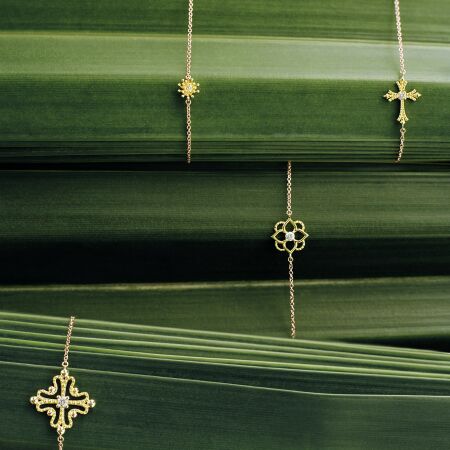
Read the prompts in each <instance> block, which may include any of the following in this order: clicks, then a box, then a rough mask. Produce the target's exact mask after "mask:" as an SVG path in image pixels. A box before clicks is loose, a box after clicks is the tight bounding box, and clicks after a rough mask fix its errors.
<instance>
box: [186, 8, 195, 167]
mask: <svg viewBox="0 0 450 450" xmlns="http://www.w3.org/2000/svg"><path fill="white" fill-rule="evenodd" d="M193 14H194V0H189V7H188V36H187V45H186V80H190V79H191V66H192V21H193ZM186 141H187V150H186V152H187V153H186V157H187V162H188V164H190V162H191V153H192V121H191V97H189V96H187V97H186Z"/></svg>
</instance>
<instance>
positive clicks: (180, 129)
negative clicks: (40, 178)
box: [0, 0, 450, 163]
mask: <svg viewBox="0 0 450 450" xmlns="http://www.w3.org/2000/svg"><path fill="white" fill-rule="evenodd" d="M318 3H319V4H318ZM195 8H196V9H195V11H196V12H195V18H194V20H195V25H194V30H195V35H194V48H193V75H194V77H195V78H196V79H197V80H198V81H200V82H201V85H202V92H201V93H200V94H199V96H198V98H196V99H195V100H194V104H193V139H194V148H195V150H194V151H195V159H196V160H198V161H219V160H220V161H243V160H250V161H284V160H286V159H287V158H291V159H293V160H298V161H303V162H322V161H332V162H391V161H392V160H393V159H394V158H395V155H396V150H397V147H398V135H399V126H398V123H397V122H396V120H395V119H396V117H397V115H398V107H399V106H398V104H396V103H398V102H395V103H394V104H390V103H388V102H387V101H386V100H385V99H384V98H383V95H384V94H385V93H386V92H387V90H388V89H393V88H394V86H395V81H396V80H397V79H398V76H399V75H398V67H399V63H398V51H397V43H396V30H395V20H394V14H393V5H392V4H391V2H390V1H388V0H375V1H371V2H365V3H364V5H361V4H360V3H355V2H354V1H350V0H343V1H339V2H336V1H335V0H324V1H321V2H315V1H313V0H302V1H298V0H281V1H277V3H276V5H270V6H268V5H267V3H266V2H262V1H260V0H250V1H246V2H237V1H235V0H233V1H227V2H226V3H224V2H223V1H221V0H198V1H196V7H195ZM403 10H404V11H403V24H404V26H403V29H404V34H405V46H406V61H407V70H408V80H409V81H410V86H411V87H413V88H416V89H417V90H418V91H419V92H421V93H422V94H423V96H422V97H421V98H420V100H419V101H418V102H417V103H413V102H408V103H413V104H408V105H407V111H408V115H409V117H410V122H409V123H408V133H407V140H408V144H407V151H406V152H405V159H404V161H405V162H408V161H409V162H415V163H417V162H433V161H448V159H449V150H450V143H449V139H448V133H447V131H448V122H449V110H448V102H445V100H444V99H445V98H448V95H449V86H450V75H449V74H450V70H449V69H450V67H449V61H450V51H449V47H448V42H449V40H450V31H449V27H448V26H447V25H448V21H449V18H450V4H449V3H448V2H447V1H445V0H437V1H435V2H434V3H433V7H432V8H431V7H430V6H429V5H427V4H426V2H422V1H420V0H410V1H409V2H408V3H407V4H405V5H404V8H403ZM186 14H187V10H186V2H185V1H184V0H176V1H170V2H167V1H163V0H152V1H150V2H149V1H148V0H147V1H144V0H132V1H129V2H120V1H116V2H114V3H113V4H111V2H110V1H106V0H100V1H96V2H91V1H86V0H83V1H77V2H75V1H74V0H62V1H60V2H57V4H56V5H55V2H53V1H50V0H7V1H3V2H1V5H0V17H1V19H0V43H1V45H0V60H1V61H2V64H1V67H0V89H1V92H2V114H0V145H1V151H0V157H1V160H3V161H11V160H19V161H21V160H23V159H25V158H26V160H27V161H30V160H36V161H37V160H39V161H42V160H44V161H55V160H56V161H59V160H64V161H72V160H76V161H98V160H102V161H115V160H120V161H176V160H183V159H184V150H185V132H184V128H185V112H184V103H183V101H182V99H181V98H178V97H179V95H178V93H177V83H178V81H179V80H180V79H181V78H182V77H183V76H184V61H185V45H186V20H187V18H186Z"/></svg>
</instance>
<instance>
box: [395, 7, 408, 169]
mask: <svg viewBox="0 0 450 450" xmlns="http://www.w3.org/2000/svg"><path fill="white" fill-rule="evenodd" d="M394 9H395V23H396V25H397V39H398V55H399V58H400V77H401V79H402V80H404V79H405V76H406V68H405V56H404V54H403V35H402V20H401V17H400V0H394ZM405 133H406V128H405V126H404V125H402V127H401V128H400V145H399V149H398V154H397V159H396V160H395V162H397V163H398V162H400V160H401V159H402V156H403V149H404V148H405Z"/></svg>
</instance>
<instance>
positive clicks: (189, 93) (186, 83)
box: [178, 0, 200, 163]
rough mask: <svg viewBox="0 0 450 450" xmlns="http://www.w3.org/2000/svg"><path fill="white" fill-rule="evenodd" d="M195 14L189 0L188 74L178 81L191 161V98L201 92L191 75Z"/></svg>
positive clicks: (187, 149) (188, 159) (187, 154)
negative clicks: (184, 104) (183, 101)
mask: <svg viewBox="0 0 450 450" xmlns="http://www.w3.org/2000/svg"><path fill="white" fill-rule="evenodd" d="M193 16H194V0H188V32H187V44H186V76H185V77H184V78H183V79H182V80H181V83H178V87H179V89H178V92H179V93H180V94H181V97H183V98H185V99H186V160H187V162H188V163H190V162H191V153H192V118H191V99H192V98H194V95H195V94H197V93H199V92H200V91H199V89H198V88H199V86H200V84H199V83H196V82H195V81H194V79H193V78H192V76H191V67H192V23H193Z"/></svg>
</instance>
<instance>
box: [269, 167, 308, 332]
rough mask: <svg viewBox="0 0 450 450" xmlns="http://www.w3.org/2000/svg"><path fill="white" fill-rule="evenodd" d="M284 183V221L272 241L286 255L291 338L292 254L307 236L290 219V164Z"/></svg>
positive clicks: (293, 308)
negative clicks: (285, 216) (285, 201)
mask: <svg viewBox="0 0 450 450" xmlns="http://www.w3.org/2000/svg"><path fill="white" fill-rule="evenodd" d="M286 181H287V183H286V200H287V204H286V215H287V219H286V220H281V221H279V222H277V223H276V224H275V226H274V233H273V234H272V239H273V240H274V241H275V248H276V249H277V250H279V251H280V252H287V253H288V255H289V256H288V263H289V268H288V273H289V306H290V322H291V337H292V338H295V336H296V325H295V283H294V256H293V254H294V252H296V251H300V250H303V249H304V248H305V240H306V238H307V237H308V236H309V235H308V233H307V232H306V228H305V224H304V223H303V222H301V221H300V220H293V219H292V163H291V161H288V164H287V180H286Z"/></svg>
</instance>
